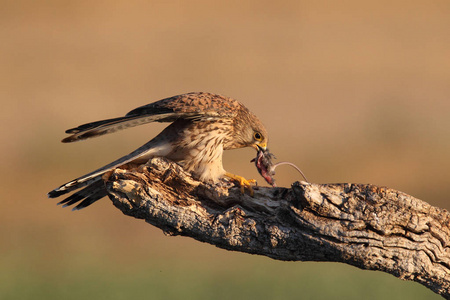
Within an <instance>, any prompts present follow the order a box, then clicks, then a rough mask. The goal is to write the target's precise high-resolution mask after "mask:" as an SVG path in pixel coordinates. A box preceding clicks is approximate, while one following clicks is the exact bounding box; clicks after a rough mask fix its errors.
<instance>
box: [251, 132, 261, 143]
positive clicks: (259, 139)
mask: <svg viewBox="0 0 450 300" xmlns="http://www.w3.org/2000/svg"><path fill="white" fill-rule="evenodd" d="M253 137H254V138H255V140H257V141H261V140H262V136H261V133H259V132H255V133H254V134H253Z"/></svg>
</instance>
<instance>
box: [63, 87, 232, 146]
mask: <svg viewBox="0 0 450 300" xmlns="http://www.w3.org/2000/svg"><path fill="white" fill-rule="evenodd" d="M239 106H241V104H240V103H239V102H238V101H236V100H233V99H231V98H227V97H224V96H220V95H216V94H210V93H187V94H183V95H178V96H174V97H170V98H166V99H162V100H159V101H156V102H153V103H150V104H147V105H144V106H141V107H138V108H136V109H133V110H132V111H130V112H129V113H127V114H126V115H125V116H124V117H119V118H112V119H106V120H101V121H96V122H90V123H86V124H83V125H80V126H78V127H75V128H71V129H68V130H66V133H68V134H71V135H70V136H68V137H66V138H64V139H63V140H62V142H63V143H71V142H76V141H80V140H85V139H88V138H92V137H96V136H100V135H104V134H108V133H113V132H116V131H118V130H122V129H126V128H130V127H134V126H138V125H142V124H146V123H151V122H173V121H175V120H177V119H190V120H195V121H201V120H210V119H214V118H233V117H235V116H236V111H237V109H236V108H238V107H239Z"/></svg>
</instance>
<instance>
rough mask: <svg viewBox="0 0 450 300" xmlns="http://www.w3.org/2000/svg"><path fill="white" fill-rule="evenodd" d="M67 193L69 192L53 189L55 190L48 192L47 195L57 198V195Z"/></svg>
mask: <svg viewBox="0 0 450 300" xmlns="http://www.w3.org/2000/svg"><path fill="white" fill-rule="evenodd" d="M66 193H67V191H59V190H53V191H50V192H48V194H47V197H49V198H57V197H59V196H61V195H64V194H66Z"/></svg>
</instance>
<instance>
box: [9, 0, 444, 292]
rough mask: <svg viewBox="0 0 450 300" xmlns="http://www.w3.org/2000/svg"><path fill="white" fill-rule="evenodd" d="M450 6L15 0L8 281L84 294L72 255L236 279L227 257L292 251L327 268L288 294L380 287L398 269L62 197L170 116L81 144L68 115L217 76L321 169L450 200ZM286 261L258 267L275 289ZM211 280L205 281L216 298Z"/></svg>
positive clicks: (241, 153)
mask: <svg viewBox="0 0 450 300" xmlns="http://www.w3.org/2000/svg"><path fill="white" fill-rule="evenodd" d="M449 16H450V2H449V1H447V0H442V1H281V2H280V1H114V2H113V1H37V2H36V1H2V2H1V3H0V41H1V42H0V101H1V107H2V109H1V111H0V114H1V115H0V126H1V128H2V131H1V132H2V135H3V137H2V141H3V142H2V143H1V146H0V154H1V157H2V159H1V164H2V168H1V170H2V172H1V174H0V177H1V178H0V179H1V183H2V184H1V192H2V197H1V203H2V206H1V207H2V208H1V210H0V235H1V236H2V246H1V248H0V253H1V254H2V255H1V258H0V262H1V264H2V267H1V270H2V271H3V272H4V274H3V275H2V276H3V277H5V278H8V280H7V281H4V282H3V284H2V283H0V288H1V289H0V293H1V294H0V298H2V297H1V295H2V294H3V295H16V294H17V293H19V291H21V292H22V293H24V294H23V297H25V298H26V297H28V296H29V294H27V293H25V292H24V291H23V290H21V288H20V286H21V285H22V284H24V280H25V283H26V284H27V285H31V286H34V288H35V289H34V290H33V292H30V294H33V295H35V296H36V295H38V296H39V295H41V294H39V293H40V292H42V295H43V296H42V297H47V298H48V297H50V296H49V295H56V296H61V295H65V296H67V295H73V293H75V291H78V289H75V288H73V289H72V288H71V286H70V284H69V282H70V281H71V280H75V281H76V280H81V279H80V278H82V276H81V275H80V276H79V277H77V276H76V275H73V274H74V272H75V274H85V273H89V270H92V269H95V270H99V271H97V272H98V273H99V275H98V276H93V277H95V278H96V279H98V278H100V279H99V280H100V281H101V280H103V281H102V282H104V283H105V282H109V281H108V279H102V278H104V277H102V276H103V275H104V274H109V275H111V274H127V275H126V276H134V275H135V274H136V273H137V272H144V273H146V272H149V273H150V274H153V273H151V272H159V271H161V272H165V274H166V275H167V276H168V278H167V280H165V279H164V277H162V279H161V278H160V279H161V280H162V282H167V281H168V280H169V278H172V276H174V275H173V272H178V270H180V271H179V272H180V274H185V273H182V272H186V274H190V273H189V270H191V269H190V268H191V267H192V266H196V268H198V269H195V268H194V269H195V270H196V271H195V272H197V273H199V274H206V275H205V278H214V280H215V281H214V282H221V283H223V284H224V285H227V284H230V286H233V282H234V281H233V280H231V281H227V280H226V279H225V278H224V277H223V276H221V274H222V273H221V272H225V273H227V272H228V273H230V274H233V272H235V273H236V276H237V278H241V277H239V276H244V277H245V276H246V275H242V274H243V273H244V274H248V273H245V272H250V273H251V272H252V271H251V270H252V268H254V269H258V268H261V269H264V268H266V267H267V268H269V269H270V268H272V269H276V270H279V268H281V269H282V270H283V272H285V273H286V274H290V275H289V276H290V277H291V278H297V277H295V276H306V277H302V278H303V279H302V280H306V279H304V278H308V280H310V281H311V283H308V284H306V283H304V284H302V283H301V282H302V280H300V279H298V282H299V283H296V284H295V285H293V284H286V287H285V288H286V289H289V291H290V292H289V294H292V295H295V294H298V293H300V292H301V291H302V292H305V291H306V290H307V289H308V288H310V289H316V291H315V292H314V293H312V295H316V296H317V297H319V299H320V295H322V296H324V295H328V294H323V293H326V292H325V291H326V290H327V286H328V285H327V284H324V282H321V280H322V279H323V276H325V274H328V275H327V276H330V277H328V278H331V280H339V278H345V276H350V277H349V278H358V280H361V282H362V283H359V284H358V285H364V284H367V285H368V286H371V284H370V283H371V282H372V280H375V279H373V278H376V280H378V279H377V278H379V277H377V276H381V277H382V276H386V275H383V274H381V273H376V274H375V275H374V274H373V273H371V272H362V271H358V270H356V269H354V268H351V267H346V266H341V265H336V264H301V263H280V262H274V261H271V260H269V259H266V258H258V257H254V256H250V255H244V254H237V253H228V252H226V251H224V250H219V249H216V248H214V247H212V246H209V245H204V244H200V243H198V242H195V241H192V240H190V239H186V238H170V237H165V236H164V235H163V234H161V232H160V231H159V230H158V229H155V228H153V227H151V226H150V225H146V224H145V223H144V222H142V221H138V220H134V219H131V218H128V217H125V216H123V215H122V214H121V213H120V212H119V211H118V210H116V209H115V208H114V207H113V206H112V205H111V203H110V202H109V200H107V199H104V200H102V201H100V202H99V203H96V204H95V205H93V206H92V207H90V208H89V209H87V210H84V211H81V212H76V213H72V212H71V211H70V210H69V209H62V208H61V207H59V206H58V207H57V206H56V205H55V203H56V202H55V201H54V200H51V199H47V198H46V193H47V192H48V191H49V190H51V189H53V188H55V187H57V186H58V185H60V184H62V183H64V182H66V181H68V180H70V179H72V178H74V177H77V176H79V175H82V174H84V173H86V172H88V171H90V170H92V169H94V168H97V167H99V166H101V165H103V164H106V163H108V162H110V161H111V160H113V159H115V158H117V157H119V156H121V155H124V154H126V153H128V152H130V151H131V150H134V149H135V148H137V147H138V146H140V145H141V144H143V143H145V142H146V141H148V140H149V139H151V138H152V137H153V136H154V135H155V134H157V133H158V132H159V130H161V128H162V125H159V124H156V125H147V126H144V127H142V128H135V129H130V130H127V131H125V132H121V133H117V134H114V135H110V136H105V137H101V138H98V139H94V140H90V141H86V142H83V143H75V144H69V145H67V144H61V143H60V142H59V140H60V139H61V138H63V137H64V130H65V129H67V128H71V127H73V126H76V125H79V124H81V123H85V122H89V121H94V120H97V119H102V118H109V117H115V116H120V115H123V114H125V113H126V112H128V111H129V110H131V109H133V108H135V107H137V106H140V105H143V104H146V103H149V102H153V101H155V100H159V99H161V98H164V97H168V96H173V95H176V94H180V93H185V92H190V91H208V92H215V93H220V94H224V95H227V96H230V97H234V98H236V99H238V100H240V101H241V102H243V103H244V104H245V105H246V106H247V107H249V108H250V109H251V110H252V111H253V112H255V114H257V115H258V116H259V117H260V119H261V120H262V121H263V122H264V123H265V125H266V127H267V128H268V130H269V133H270V144H269V146H270V149H271V151H272V152H273V153H275V154H276V155H277V157H278V159H279V160H289V161H292V162H294V163H295V164H297V165H298V166H300V167H301V168H302V170H303V171H304V172H305V173H306V175H307V176H308V177H309V179H310V180H311V181H313V182H360V183H373V184H377V185H384V186H388V187H392V188H395V189H399V190H402V191H404V192H407V193H409V194H412V195H414V196H416V197H418V198H420V199H423V200H425V201H428V202H430V203H432V204H433V205H438V206H440V207H444V208H450V204H449V202H448V201H447V199H448V194H449V193H450V186H449V184H448V183H449V176H450V171H449V168H450V99H449V97H450V17H449ZM253 157H254V150H253V149H244V150H234V151H231V152H229V153H227V154H226V156H225V167H226V169H227V170H229V171H231V172H234V173H238V174H241V175H244V176H246V177H250V178H251V177H255V178H257V179H259V182H260V183H262V182H263V181H262V179H261V178H260V177H258V174H257V172H256V170H255V168H254V166H253V165H252V164H251V163H250V162H249V161H250V159H251V158H253ZM298 179H299V176H298V174H297V173H296V172H294V171H293V170H291V169H289V168H288V167H280V168H279V169H278V172H277V180H278V183H279V185H282V186H289V185H290V184H291V183H292V182H293V181H295V180H298ZM124 253H127V260H126V261H125V260H124V257H123V255H124ZM143 262H145V263H143ZM169 262H170V263H169ZM166 263H167V264H166ZM154 264H156V265H158V267H155V265H154ZM174 264H175V265H177V264H179V265H184V266H185V268H184V269H177V267H175V265H174ZM190 264H192V265H190ZM143 265H144V266H143ZM198 266H200V267H198ZM311 266H313V267H311ZM272 269H270V270H272ZM74 270H75V271H74ZM105 270H106V271H105ZM155 270H156V271H155ZM219 270H220V271H219ZM313 270H320V271H316V272H315V273H314V272H313ZM77 272H78V273H77ZM202 272H203V273H202ZM277 272H278V271H277ZM312 272H313V273H312ZM333 272H335V273H333ZM228 273H227V274H228ZM274 273H275V272H268V274H267V276H265V277H264V278H263V279H261V281H256V283H255V285H256V286H258V289H262V290H263V291H264V289H267V291H264V292H262V294H263V295H265V296H267V298H268V299H270V298H274V297H272V294H271V292H270V291H271V289H270V288H269V287H268V286H267V284H266V283H265V282H274V280H277V278H279V276H280V274H279V273H276V274H277V275H276V276H275V275H274ZM89 274H90V273H89ZM329 274H331V275H329ZM333 274H334V275H333ZM342 274H346V275H342ZM71 276H74V277H71ZM111 276H115V275H111ZM149 276H150V275H149ZM155 276H156V275H155ZM180 276H182V277H183V278H184V276H185V275H180ZM186 276H187V277H189V276H188V275H186ZM199 276H200V277H201V275H199ZM351 276H353V277H351ZM373 276H375V277H373ZM231 277H233V278H234V276H231ZM24 278H25V279H24ZM73 278H75V279H73ZM105 278H106V277H105ZM145 278H147V277H146V276H142V278H141V280H142V281H143V282H144V283H143V284H144V285H145V280H146V279H145ZM202 278H203V277H202ZM227 278H228V277H227ZM382 278H384V279H383V280H386V281H383V284H386V282H388V283H389V284H391V285H392V287H391V288H389V289H387V290H386V289H384V288H383V287H382V286H381V287H380V290H384V291H383V292H379V291H378V290H374V291H373V293H375V294H376V293H378V292H379V293H381V294H380V295H384V296H386V297H389V296H392V295H393V293H394V292H393V291H396V289H400V291H402V292H401V293H403V290H402V289H403V288H404V289H405V290H406V291H408V290H410V289H416V290H417V291H420V292H421V293H423V295H427V297H433V294H432V293H428V292H427V291H426V290H425V289H424V288H422V287H420V286H418V285H415V284H406V283H404V282H401V281H400V280H398V279H395V278H393V277H382ZM44 279H45V280H44ZM27 280H28V281H27ZM164 280H165V281H164ZM296 280H297V279H296ZM343 280H344V281H342V282H341V281H339V282H338V283H337V285H338V286H339V287H341V288H342V290H343V291H342V295H344V296H345V297H347V298H351V297H353V296H354V297H355V299H358V298H360V297H361V295H362V293H364V291H367V288H364V289H362V290H361V291H359V290H357V291H355V292H354V293H351V294H346V293H348V291H349V290H352V289H353V285H352V282H351V281H349V282H348V283H347V282H346V281H345V279H343ZM237 281H238V282H241V281H240V280H237ZM44 282H56V283H58V284H60V286H63V288H62V289H61V291H60V292H59V294H58V293H56V294H55V293H53V294H52V293H47V294H46V293H45V292H43V291H45V289H49V290H52V291H53V289H52V287H53V286H51V285H50V287H49V286H48V285H46V284H44ZM244 282H245V281H244ZM56 283H55V284H56ZM234 284H236V282H234ZM329 284H330V286H333V288H335V286H337V285H336V283H335V285H333V284H332V283H329ZM2 285H3V287H2ZM80 285H82V284H81V283H80ZM105 285H106V287H105V289H108V288H111V286H109V285H108V284H106V283H105ZM324 285H325V286H324ZM259 287H260V288H259ZM317 287H319V288H317ZM202 288H203V287H202V286H201V287H199V289H198V290H195V291H193V292H192V297H194V298H199V297H200V298H201V297H203V296H204V293H203V294H202ZM317 289H318V290H317ZM36 291H38V292H39V293H37V294H35V293H36ZM62 291H65V292H66V293H67V295H66V294H64V293H63V292H62ZM147 292H148V291H146V290H145V289H144V290H143V293H145V294H147ZM420 292H419V293H416V292H414V293H413V295H412V296H417V297H422V296H421V295H422V294H420ZM321 293H322V294H321ZM19 294H20V293H19ZM376 295H378V294H376ZM166 296H167V295H166ZM324 297H325V296H324ZM31 298H33V297H31ZM262 298H264V296H263V297H262Z"/></svg>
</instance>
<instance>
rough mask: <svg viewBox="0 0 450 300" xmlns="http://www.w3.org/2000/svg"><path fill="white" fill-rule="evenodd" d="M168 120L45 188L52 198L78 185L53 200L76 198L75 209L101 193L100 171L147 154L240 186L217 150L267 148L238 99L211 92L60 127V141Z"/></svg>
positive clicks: (200, 176)
mask: <svg viewBox="0 0 450 300" xmlns="http://www.w3.org/2000/svg"><path fill="white" fill-rule="evenodd" d="M150 122H171V124H170V125H169V126H167V127H166V128H165V129H164V130H163V131H162V132H161V133H160V134H158V135H157V136H156V137H155V138H153V139H152V140H150V141H149V142H147V143H146V144H144V145H143V146H141V147H139V148H138V149H136V150H135V151H133V152H131V153H130V154H128V155H126V156H124V157H122V158H119V159H117V160H115V161H113V162H112V163H110V164H107V165H106V166H104V167H101V168H99V169H97V170H95V171H93V172H90V173H88V174H86V175H83V176H81V177H79V178H76V179H74V180H72V181H69V182H68V183H65V184H63V185H62V186H60V187H58V188H56V189H54V190H52V191H51V192H49V193H48V196H49V197H50V198H56V197H59V196H61V195H64V194H67V193H69V192H72V191H75V190H78V189H81V188H82V189H81V190H79V191H77V192H75V193H73V194H72V195H71V196H69V197H68V198H66V199H64V200H62V201H61V202H59V204H64V206H69V205H72V204H75V203H78V202H79V203H78V204H77V205H76V206H75V207H74V209H75V210H77V209H81V208H84V207H86V206H89V205H91V204H92V203H94V202H95V201H97V200H99V199H100V198H103V197H104V196H106V195H107V192H106V188H105V185H104V182H103V179H102V175H103V174H105V173H106V172H108V171H110V170H112V169H114V168H117V167H120V166H122V165H124V164H127V163H134V164H144V163H146V162H147V161H148V160H149V159H151V158H153V157H166V158H168V159H170V160H172V161H174V162H177V163H178V164H180V165H181V166H182V167H183V168H184V169H185V170H186V171H188V172H190V173H191V174H192V175H193V177H195V178H196V179H198V180H200V181H203V182H212V183H215V182H217V181H218V180H219V179H221V178H223V177H228V178H231V179H232V180H235V181H237V182H239V184H240V185H241V190H242V191H244V187H247V188H249V190H250V193H251V194H252V195H253V190H252V188H251V183H253V182H254V181H253V180H246V179H244V178H243V177H241V176H238V175H234V174H231V173H228V172H226V171H225V170H224V168H223V166H222V154H223V150H229V149H236V148H243V147H253V148H255V149H256V150H258V151H265V150H266V149H267V142H268V136H267V131H266V129H265V128H264V125H263V124H262V123H261V122H260V121H259V120H258V118H257V117H256V116H255V115H254V114H253V113H251V112H250V111H249V110H248V109H247V108H246V107H245V106H244V105H242V104H241V103H239V102H238V101H236V100H234V99H231V98H228V97H224V96H220V95H216V94H211V93H202V92H199V93H187V94H182V95H178V96H174V97H170V98H166V99H162V100H159V101H157V102H154V103H150V104H147V105H144V106H141V107H138V108H136V109H134V110H132V111H130V112H129V113H127V114H126V115H125V116H124V117H119V118H113V119H107V120H102V121H97V122H92V123H87V124H83V125H80V126H78V127H76V128H72V129H69V130H67V131H66V133H68V134H71V135H70V136H69V137H66V138H65V139H63V140H62V142H63V143H70V142H75V141H80V140H85V139H88V138H91V137H96V136H100V135H103V134H107V133H112V132H116V131H118V130H121V129H126V128H129V127H133V126H137V125H141V124H145V123H150Z"/></svg>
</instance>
